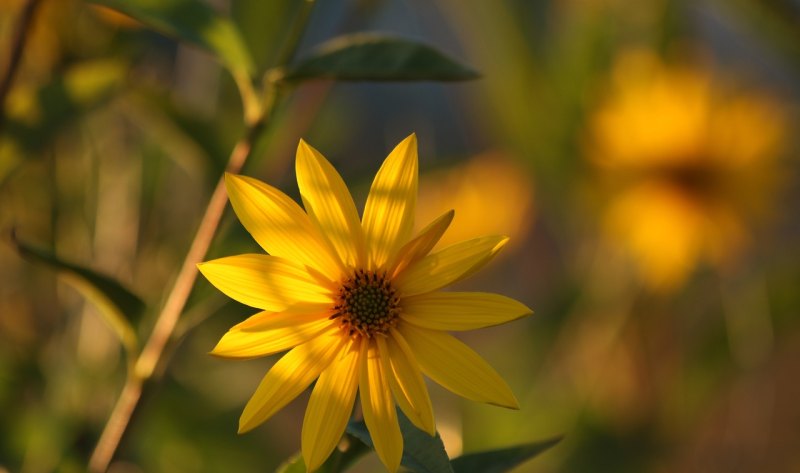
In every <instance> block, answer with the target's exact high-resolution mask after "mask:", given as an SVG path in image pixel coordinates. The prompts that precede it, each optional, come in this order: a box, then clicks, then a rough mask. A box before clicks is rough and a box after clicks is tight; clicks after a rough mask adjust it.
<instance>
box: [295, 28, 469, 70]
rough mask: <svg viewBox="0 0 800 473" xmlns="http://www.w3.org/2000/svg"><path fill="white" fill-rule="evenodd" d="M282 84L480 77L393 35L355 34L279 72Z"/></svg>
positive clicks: (429, 50) (433, 49)
mask: <svg viewBox="0 0 800 473" xmlns="http://www.w3.org/2000/svg"><path fill="white" fill-rule="evenodd" d="M282 74H283V75H282V80H283V81H285V82H301V81H305V80H313V79H335V80H340V81H378V82H381V81H423V80H427V81H464V80H472V79H477V78H478V77H480V75H479V74H478V73H477V72H476V71H475V70H473V69H471V68H469V67H467V66H465V65H463V64H461V63H459V62H457V61H456V60H455V59H453V58H451V57H449V56H447V55H446V54H444V53H442V52H440V51H439V50H437V49H435V48H433V47H431V46H427V45H425V44H422V43H419V42H415V41H412V40H409V39H404V38H400V37H396V36H390V35H384V34H377V33H355V34H349V35H343V36H339V37H338V38H334V39H332V40H330V41H327V42H325V43H323V44H322V45H320V46H319V47H318V48H317V49H316V50H315V51H314V52H312V53H311V55H309V56H308V57H306V58H305V59H303V60H301V61H299V62H298V63H296V64H292V65H289V66H287V67H286V68H285V69H283V71H282Z"/></svg>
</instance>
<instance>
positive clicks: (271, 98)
mask: <svg viewBox="0 0 800 473" xmlns="http://www.w3.org/2000/svg"><path fill="white" fill-rule="evenodd" d="M314 4H315V0H305V2H304V5H303V7H302V10H301V14H300V15H299V17H298V18H297V21H296V23H295V28H296V32H295V33H293V34H292V36H291V37H290V41H289V42H288V43H287V45H286V50H285V51H284V52H283V54H282V56H281V57H282V58H284V59H285V60H289V59H290V58H291V57H292V56H293V55H294V51H295V50H296V49H297V46H298V43H299V41H300V39H301V37H302V32H303V31H304V30H305V26H306V24H307V23H308V19H309V16H310V13H311V9H312V8H313V6H314ZM239 79H241V78H239ZM265 88H266V91H265V93H266V96H265V97H264V102H263V104H262V107H261V110H260V112H261V113H259V114H255V113H253V110H252V108H248V107H252V100H251V99H252V95H251V94H250V91H244V92H246V93H243V97H242V98H243V102H244V103H243V105H244V108H245V110H244V112H245V117H244V118H245V124H246V126H247V132H246V133H245V135H244V137H242V139H240V140H239V141H238V142H237V143H236V146H234V148H233V151H232V152H231V155H230V157H229V158H228V164H227V166H226V167H225V171H226V172H229V173H232V174H236V173H239V172H240V171H241V169H242V167H243V166H244V164H245V162H246V161H247V158H248V157H249V156H250V154H251V153H252V151H253V145H254V144H255V142H256V140H257V139H258V138H259V137H260V136H261V132H262V131H263V130H264V128H266V126H267V125H268V123H269V122H270V120H271V119H272V115H273V114H274V112H275V109H276V106H277V104H278V102H279V99H280V95H281V92H282V90H281V89H280V88H281V85H279V84H277V83H275V82H271V81H268V82H267V84H266V87H265ZM227 200H228V199H227V193H226V191H225V177H224V176H221V177H220V179H219V181H218V182H217V185H216V187H215V188H214V192H213V193H212V194H211V198H210V199H209V202H208V206H207V207H206V210H205V213H204V214H203V218H202V219H201V220H200V225H199V226H198V229H197V233H196V234H195V237H194V240H193V241H192V244H191V246H190V247H189V251H188V252H187V254H186V258H185V259H184V261H183V265H182V266H181V269H180V272H179V273H178V276H177V277H176V279H175V284H174V285H173V286H172V289H171V290H170V292H169V295H168V296H167V300H166V302H165V303H164V307H163V308H162V309H161V312H160V313H159V315H158V318H157V319H156V323H155V326H154V327H153V331H152V332H151V334H150V337H149V338H148V339H147V343H146V344H145V345H144V348H142V351H141V353H140V355H139V356H138V357H137V359H136V362H135V363H134V364H133V365H132V367H131V368H130V370H129V372H128V377H127V379H126V381H125V385H124V386H123V387H122V392H121V393H120V397H119V399H117V403H116V405H115V406H114V409H113V410H112V411H111V416H110V417H109V419H108V422H107V423H106V425H105V427H104V429H103V433H102V434H101V435H100V439H99V440H98V442H97V445H96V446H95V449H94V451H93V452H92V456H91V458H90V459H89V465H88V470H89V471H90V472H91V473H102V472H105V471H106V470H107V469H108V466H109V464H110V463H111V459H112V458H113V457H114V452H116V450H117V448H118V447H119V444H120V441H121V440H122V436H123V435H124V434H125V431H126V429H127V428H128V424H129V423H130V419H131V416H132V415H133V412H134V411H135V410H136V406H137V405H138V404H139V399H141V396H142V390H143V387H144V383H145V382H146V381H147V380H148V379H150V378H151V377H152V375H153V373H154V372H155V370H156V367H157V366H158V363H159V362H160V361H161V357H162V355H163V354H164V349H165V348H166V346H167V343H168V342H169V341H170V339H172V337H173V336H174V333H175V327H176V326H177V324H178V320H179V319H180V315H181V313H182V312H183V309H184V307H185V306H186V301H187V300H188V298H189V294H190V293H191V291H192V287H193V286H194V283H195V280H196V279H197V263H199V262H201V261H202V260H203V258H204V257H205V255H206V253H207V252H208V248H209V247H210V246H211V242H212V240H213V239H214V235H215V233H216V231H217V227H218V226H219V222H220V220H221V219H222V214H223V213H224V211H225V204H226V203H227Z"/></svg>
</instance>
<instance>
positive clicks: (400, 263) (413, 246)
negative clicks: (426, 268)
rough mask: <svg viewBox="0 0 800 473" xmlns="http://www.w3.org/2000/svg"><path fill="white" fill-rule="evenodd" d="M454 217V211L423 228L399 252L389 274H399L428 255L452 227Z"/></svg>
mask: <svg viewBox="0 0 800 473" xmlns="http://www.w3.org/2000/svg"><path fill="white" fill-rule="evenodd" d="M454 215H455V212H454V211H453V210H450V211H449V212H446V213H445V214H444V215H442V216H441V217H439V218H437V219H436V220H434V221H433V222H431V223H430V224H429V225H428V226H427V227H425V228H423V229H422V230H421V231H420V232H419V235H417V236H416V237H415V238H414V239H413V240H411V241H409V242H408V243H406V244H405V245H403V247H402V248H400V250H399V251H398V252H397V256H396V257H395V258H394V263H392V264H391V265H390V266H389V269H388V271H387V272H388V273H389V274H391V275H395V274H398V273H399V272H401V271H402V270H404V269H405V268H406V267H407V266H408V265H409V264H412V263H414V262H415V261H417V260H419V259H420V258H422V257H423V256H425V255H427V254H428V253H429V252H430V251H431V250H432V249H433V247H434V246H436V243H437V242H438V241H439V239H440V238H442V235H444V232H445V230H447V227H449V226H450V222H452V221H453V216H454Z"/></svg>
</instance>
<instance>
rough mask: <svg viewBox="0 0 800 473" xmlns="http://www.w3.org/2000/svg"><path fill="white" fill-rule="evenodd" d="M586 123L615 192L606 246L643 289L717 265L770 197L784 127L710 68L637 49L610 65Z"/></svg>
mask: <svg viewBox="0 0 800 473" xmlns="http://www.w3.org/2000/svg"><path fill="white" fill-rule="evenodd" d="M606 92H607V93H606V94H605V95H604V97H603V98H604V100H603V101H602V102H601V103H600V106H599V107H598V109H597V110H596V112H595V113H594V115H593V116H592V120H591V123H590V136H589V138H590V139H589V142H590V148H589V149H590V150H591V151H590V152H589V154H590V157H591V158H592V159H593V160H594V162H595V163H596V164H597V165H598V168H599V169H602V170H603V176H604V177H606V178H607V179H608V181H611V182H613V183H614V184H616V185H612V187H613V189H614V190H615V192H614V196H613V198H612V201H611V204H610V205H609V207H608V211H607V212H606V214H605V217H606V222H605V223H606V227H607V229H608V232H609V234H610V235H611V236H612V238H613V239H614V240H615V241H616V242H619V243H621V244H622V246H624V247H625V249H626V250H627V251H628V253H630V254H631V256H632V257H633V260H634V262H635V263H636V266H637V269H638V272H639V274H640V275H641V277H642V280H643V282H644V283H645V284H646V285H647V286H648V287H650V288H651V289H654V290H659V291H666V290H670V289H673V288H675V287H677V286H679V285H680V283H681V282H683V281H684V280H685V279H686V277H687V276H688V275H689V274H690V272H691V270H692V269H693V268H694V266H695V265H696V264H697V263H698V262H699V261H704V260H705V261H708V262H710V263H712V264H715V265H722V264H723V263H725V262H726V261H728V260H730V259H731V258H732V257H734V256H735V255H736V254H737V252H738V250H740V249H741V248H742V247H743V246H744V243H745V241H746V240H747V233H748V232H747V231H746V229H745V227H746V222H747V219H748V217H753V216H755V214H758V213H760V212H761V210H762V209H764V208H765V207H766V205H765V203H766V202H768V201H769V200H770V199H769V197H771V194H772V193H773V192H772V191H773V189H774V188H775V185H774V181H775V179H774V177H775V174H776V163H777V160H776V159H775V158H777V157H778V156H779V155H780V154H781V153H782V151H783V149H784V147H785V138H786V132H787V126H786V125H787V124H786V119H785V116H784V113H783V110H782V109H781V107H780V106H779V105H778V104H777V103H776V102H775V100H774V99H773V98H770V97H768V96H766V95H764V94H761V93H757V92H752V91H743V90H740V89H734V88H733V87H731V84H730V83H729V82H728V81H726V80H721V79H720V78H719V77H718V76H716V75H715V74H713V73H712V72H711V71H710V70H709V69H708V68H704V67H699V66H697V65H689V64H682V65H678V64H665V63H663V62H662V61H661V60H660V59H659V58H658V57H657V56H656V55H655V54H653V53H651V52H648V51H643V50H634V51H630V52H627V53H626V54H623V55H622V56H621V57H620V58H619V59H618V60H617V62H616V64H615V66H614V68H613V71H612V76H611V80H610V84H609V87H608V89H607V90H606Z"/></svg>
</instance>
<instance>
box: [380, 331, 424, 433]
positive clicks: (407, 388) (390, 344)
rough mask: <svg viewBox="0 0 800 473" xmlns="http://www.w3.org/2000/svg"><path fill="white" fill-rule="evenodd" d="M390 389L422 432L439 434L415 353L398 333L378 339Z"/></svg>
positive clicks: (394, 332)
mask: <svg viewBox="0 0 800 473" xmlns="http://www.w3.org/2000/svg"><path fill="white" fill-rule="evenodd" d="M376 341H377V343H378V351H379V352H380V355H381V362H383V370H384V373H386V374H387V376H386V377H387V378H388V379H389V386H390V387H391V388H392V393H393V394H394V398H395V400H396V401H397V405H399V406H400V409H402V410H403V413H405V415H406V417H408V419H409V420H410V421H411V422H412V423H413V424H414V425H416V426H417V427H418V428H419V429H421V430H424V431H425V432H428V433H429V434H430V435H435V434H436V425H435V423H434V420H433V406H431V399H430V396H428V388H427V386H425V380H424V379H423V378H422V372H420V369H419V365H418V364H417V361H416V360H415V359H414V354H413V353H412V352H411V349H410V348H409V347H408V344H407V343H406V341H405V340H404V339H403V337H402V335H400V333H398V332H397V331H396V330H393V331H392V336H391V337H388V338H387V339H386V340H384V339H383V338H380V337H379V338H377V339H376Z"/></svg>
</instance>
